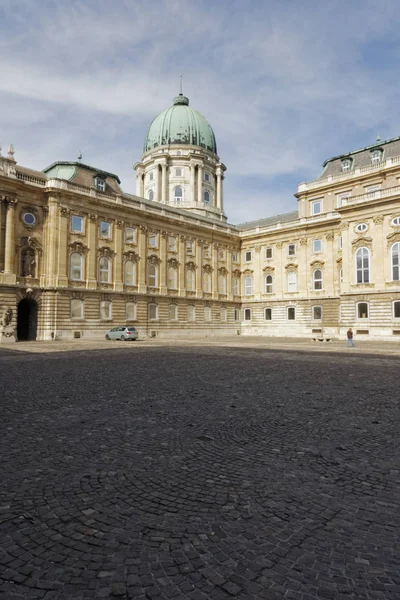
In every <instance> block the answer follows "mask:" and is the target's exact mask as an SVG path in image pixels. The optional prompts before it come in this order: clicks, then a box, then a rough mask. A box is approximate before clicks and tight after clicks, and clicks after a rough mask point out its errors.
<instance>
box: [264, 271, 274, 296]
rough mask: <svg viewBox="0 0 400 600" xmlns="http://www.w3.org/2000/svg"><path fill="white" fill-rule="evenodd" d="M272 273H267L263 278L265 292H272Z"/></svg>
mask: <svg viewBox="0 0 400 600" xmlns="http://www.w3.org/2000/svg"><path fill="white" fill-rule="evenodd" d="M272 289H273V287H272V275H267V276H266V278H265V293H266V294H272Z"/></svg>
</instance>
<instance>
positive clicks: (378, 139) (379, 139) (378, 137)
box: [376, 133, 381, 142]
mask: <svg viewBox="0 0 400 600" xmlns="http://www.w3.org/2000/svg"><path fill="white" fill-rule="evenodd" d="M376 141H377V142H380V141H381V136H380V135H379V133H378V135H377V136H376Z"/></svg>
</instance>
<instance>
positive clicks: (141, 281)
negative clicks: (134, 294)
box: [137, 225, 147, 294]
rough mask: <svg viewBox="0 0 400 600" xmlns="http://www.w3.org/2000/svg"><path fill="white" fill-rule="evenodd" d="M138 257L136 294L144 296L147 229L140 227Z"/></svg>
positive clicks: (145, 287) (145, 290)
mask: <svg viewBox="0 0 400 600" xmlns="http://www.w3.org/2000/svg"><path fill="white" fill-rule="evenodd" d="M139 255H140V260H139V261H138V265H137V269H138V292H139V294H145V293H146V292H147V284H146V268H147V227H146V225H141V226H140V227H139Z"/></svg>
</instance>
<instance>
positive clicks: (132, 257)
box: [124, 250, 140, 262]
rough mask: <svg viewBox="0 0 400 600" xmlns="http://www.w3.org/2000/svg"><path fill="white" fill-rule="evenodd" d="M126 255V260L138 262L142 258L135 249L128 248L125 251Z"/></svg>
mask: <svg viewBox="0 0 400 600" xmlns="http://www.w3.org/2000/svg"><path fill="white" fill-rule="evenodd" d="M124 256H125V258H126V260H131V261H133V262H138V261H139V260H140V256H139V255H138V254H136V252H135V251H134V250H127V251H126V252H124Z"/></svg>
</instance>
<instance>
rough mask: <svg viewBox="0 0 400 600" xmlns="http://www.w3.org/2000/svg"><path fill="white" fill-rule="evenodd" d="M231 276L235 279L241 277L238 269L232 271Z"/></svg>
mask: <svg viewBox="0 0 400 600" xmlns="http://www.w3.org/2000/svg"><path fill="white" fill-rule="evenodd" d="M232 275H233V276H234V277H237V278H239V277H240V276H241V272H240V269H235V270H234V271H232Z"/></svg>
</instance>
